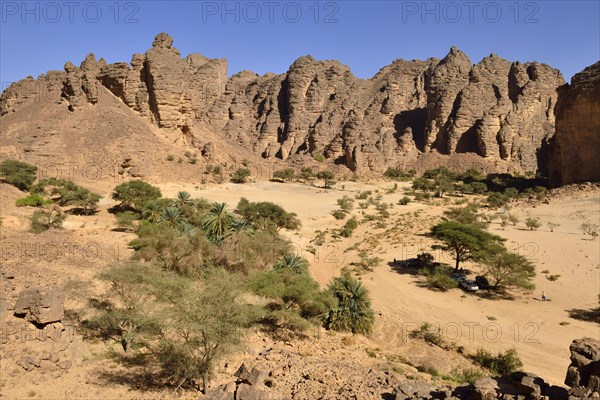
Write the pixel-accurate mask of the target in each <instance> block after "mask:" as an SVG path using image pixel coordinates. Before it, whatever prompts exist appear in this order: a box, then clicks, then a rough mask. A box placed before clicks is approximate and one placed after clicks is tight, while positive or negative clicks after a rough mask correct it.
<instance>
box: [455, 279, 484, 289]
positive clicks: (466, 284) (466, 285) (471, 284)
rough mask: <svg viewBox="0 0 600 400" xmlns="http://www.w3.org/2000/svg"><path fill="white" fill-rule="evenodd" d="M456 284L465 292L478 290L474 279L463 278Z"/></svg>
mask: <svg viewBox="0 0 600 400" xmlns="http://www.w3.org/2000/svg"><path fill="white" fill-rule="evenodd" d="M458 284H459V285H460V287H461V288H463V289H464V290H466V291H467V292H476V291H478V290H479V286H477V283H475V281H471V280H467V279H464V280H462V281H459V282H458Z"/></svg>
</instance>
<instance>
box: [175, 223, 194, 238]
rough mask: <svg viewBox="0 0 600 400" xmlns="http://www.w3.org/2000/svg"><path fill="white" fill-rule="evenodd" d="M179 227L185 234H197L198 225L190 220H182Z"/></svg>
mask: <svg viewBox="0 0 600 400" xmlns="http://www.w3.org/2000/svg"><path fill="white" fill-rule="evenodd" d="M178 228H179V230H180V231H181V233H182V234H184V235H188V236H194V235H195V234H196V227H194V225H192V224H190V223H189V222H186V221H183V222H180V223H179V226H178Z"/></svg>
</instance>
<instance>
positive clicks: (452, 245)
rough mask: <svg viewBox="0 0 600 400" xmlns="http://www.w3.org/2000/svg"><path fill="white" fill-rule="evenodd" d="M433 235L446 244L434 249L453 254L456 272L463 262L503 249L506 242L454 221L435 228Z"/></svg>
mask: <svg viewBox="0 0 600 400" xmlns="http://www.w3.org/2000/svg"><path fill="white" fill-rule="evenodd" d="M431 234H432V235H433V237H434V238H436V239H438V240H440V241H442V242H443V243H444V244H443V245H434V246H433V248H434V249H442V250H444V251H449V252H451V253H453V255H454V259H455V260H456V263H455V266H454V270H455V271H458V267H459V265H460V262H461V261H467V260H478V259H481V258H483V257H484V256H485V255H486V254H490V253H493V252H495V251H498V250H500V249H502V248H503V245H502V242H504V241H505V240H506V239H503V238H501V237H500V236H497V235H492V234H491V233H488V232H485V231H482V230H481V229H479V228H476V227H474V226H471V225H464V224H460V223H458V222H454V221H447V222H442V223H441V224H438V225H436V226H434V227H433V228H432V230H431Z"/></svg>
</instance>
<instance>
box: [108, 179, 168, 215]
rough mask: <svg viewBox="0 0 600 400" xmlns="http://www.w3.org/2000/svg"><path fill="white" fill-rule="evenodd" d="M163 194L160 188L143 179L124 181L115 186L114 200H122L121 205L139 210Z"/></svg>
mask: <svg viewBox="0 0 600 400" xmlns="http://www.w3.org/2000/svg"><path fill="white" fill-rule="evenodd" d="M161 196H162V194H161V193H160V189H159V188H157V187H155V186H152V185H151V184H149V183H147V182H144V181H142V180H133V181H130V182H125V183H122V184H120V185H118V186H117V187H115V190H114V192H113V194H112V198H113V200H117V201H120V202H121V207H131V208H133V209H135V210H136V211H138V212H141V211H142V210H143V209H144V206H145V205H146V203H148V202H150V201H152V200H157V199H159V198H160V197H161Z"/></svg>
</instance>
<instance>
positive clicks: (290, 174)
mask: <svg viewBox="0 0 600 400" xmlns="http://www.w3.org/2000/svg"><path fill="white" fill-rule="evenodd" d="M295 175H296V173H295V172H294V170H293V169H292V168H286V169H281V170H279V171H275V172H273V178H274V179H281V180H282V181H291V180H292V179H294V176H295Z"/></svg>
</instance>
